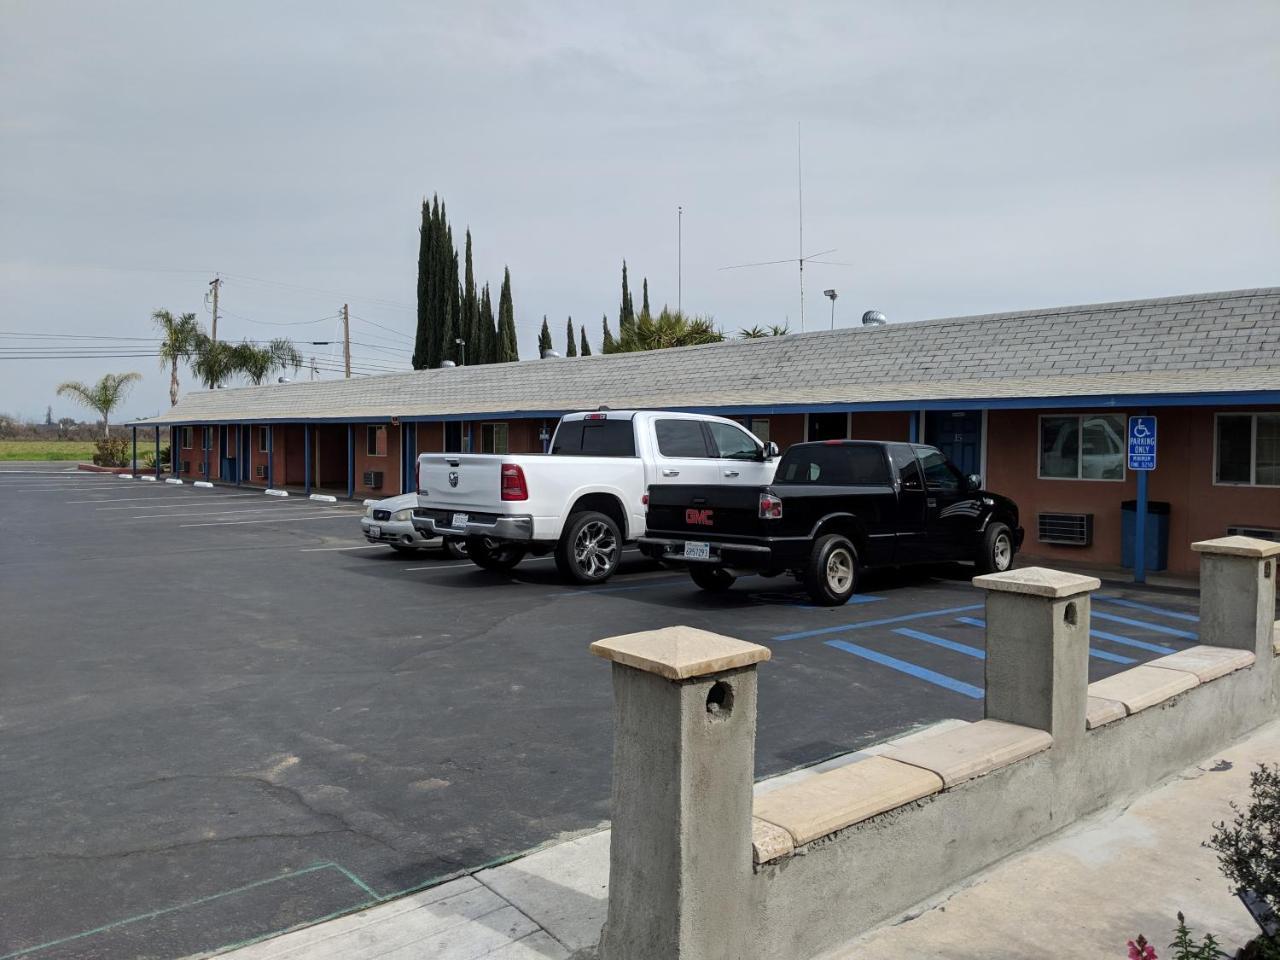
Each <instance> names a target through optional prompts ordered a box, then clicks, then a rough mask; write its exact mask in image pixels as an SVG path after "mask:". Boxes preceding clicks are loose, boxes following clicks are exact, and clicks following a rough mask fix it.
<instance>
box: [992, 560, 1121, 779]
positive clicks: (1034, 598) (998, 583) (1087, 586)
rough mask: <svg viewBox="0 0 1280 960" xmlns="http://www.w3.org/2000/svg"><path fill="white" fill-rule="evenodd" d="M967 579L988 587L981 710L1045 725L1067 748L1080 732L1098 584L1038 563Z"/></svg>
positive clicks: (1058, 750) (1060, 748) (1057, 748)
mask: <svg viewBox="0 0 1280 960" xmlns="http://www.w3.org/2000/svg"><path fill="white" fill-rule="evenodd" d="M973 583H974V586H978V587H982V588H983V589H984V590H986V591H987V659H986V688H987V692H986V712H985V716H986V718H987V719H988V720H1003V721H1004V722H1006V723H1016V724H1018V725H1019V726H1023V727H1034V728H1035V729H1037V730H1046V731H1048V732H1049V733H1050V734H1051V735H1052V736H1053V748H1054V752H1055V754H1056V755H1057V756H1058V757H1064V756H1069V755H1070V754H1071V753H1072V752H1074V750H1075V749H1076V747H1078V746H1079V744H1080V742H1081V740H1082V738H1083V737H1084V735H1085V713H1086V711H1087V708H1088V700H1089V600H1090V597H1089V594H1090V593H1091V592H1092V591H1094V590H1097V589H1098V587H1100V586H1101V585H1102V584H1101V583H1100V582H1099V580H1098V579H1097V577H1084V576H1080V575H1078V574H1074V573H1062V572H1060V571H1058V570H1046V569H1044V568H1043V567H1024V568H1023V569H1021V570H1010V571H1008V572H1006V573H992V574H987V575H985V576H981V577H974V579H973Z"/></svg>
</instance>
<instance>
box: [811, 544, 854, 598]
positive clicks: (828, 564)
mask: <svg viewBox="0 0 1280 960" xmlns="http://www.w3.org/2000/svg"><path fill="white" fill-rule="evenodd" d="M804 586H805V589H806V590H808V591H809V596H810V598H812V600H813V602H814V603H816V604H818V605H819V606H822V607H838V606H840V605H841V604H844V603H848V602H849V598H850V597H852V596H853V592H854V591H855V590H856V589H857V588H858V551H857V549H855V548H854V546H853V544H852V543H850V542H849V540H848V539H847V538H846V537H842V536H840V535H839V534H837V533H829V534H827V535H826V536H823V537H819V538H818V540H817V542H816V543H814V545H813V552H812V553H811V554H810V555H809V563H808V565H807V566H806V567H805V570H804Z"/></svg>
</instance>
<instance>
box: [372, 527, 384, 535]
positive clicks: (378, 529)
mask: <svg viewBox="0 0 1280 960" xmlns="http://www.w3.org/2000/svg"><path fill="white" fill-rule="evenodd" d="M369 536H371V537H380V536H382V528H381V527H370V528H369Z"/></svg>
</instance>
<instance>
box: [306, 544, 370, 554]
mask: <svg viewBox="0 0 1280 960" xmlns="http://www.w3.org/2000/svg"><path fill="white" fill-rule="evenodd" d="M389 546H390V544H386V543H363V544H361V545H360V546H358V547H303V548H302V549H301V550H299V551H298V552H299V553H334V552H337V551H339V550H386V549H387V548H388V547H389Z"/></svg>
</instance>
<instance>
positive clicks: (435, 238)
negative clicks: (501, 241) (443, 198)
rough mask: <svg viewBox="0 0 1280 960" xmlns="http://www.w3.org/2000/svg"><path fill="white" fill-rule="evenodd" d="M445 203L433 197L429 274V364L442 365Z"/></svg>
mask: <svg viewBox="0 0 1280 960" xmlns="http://www.w3.org/2000/svg"><path fill="white" fill-rule="evenodd" d="M444 218H445V212H444V206H443V205H442V204H441V203H440V198H439V197H438V196H432V198H431V263H430V265H429V268H428V273H427V366H428V367H438V366H440V359H441V358H440V342H441V340H442V339H443V336H442V335H443V332H444V331H443V329H442V328H443V327H444V305H445V291H444V289H443V286H442V283H441V281H443V279H444V276H445V272H446V271H445V267H444V258H445V256H446V253H445V244H446V243H447V242H448V240H449V237H448V234H447V232H446V230H445V219H444Z"/></svg>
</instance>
